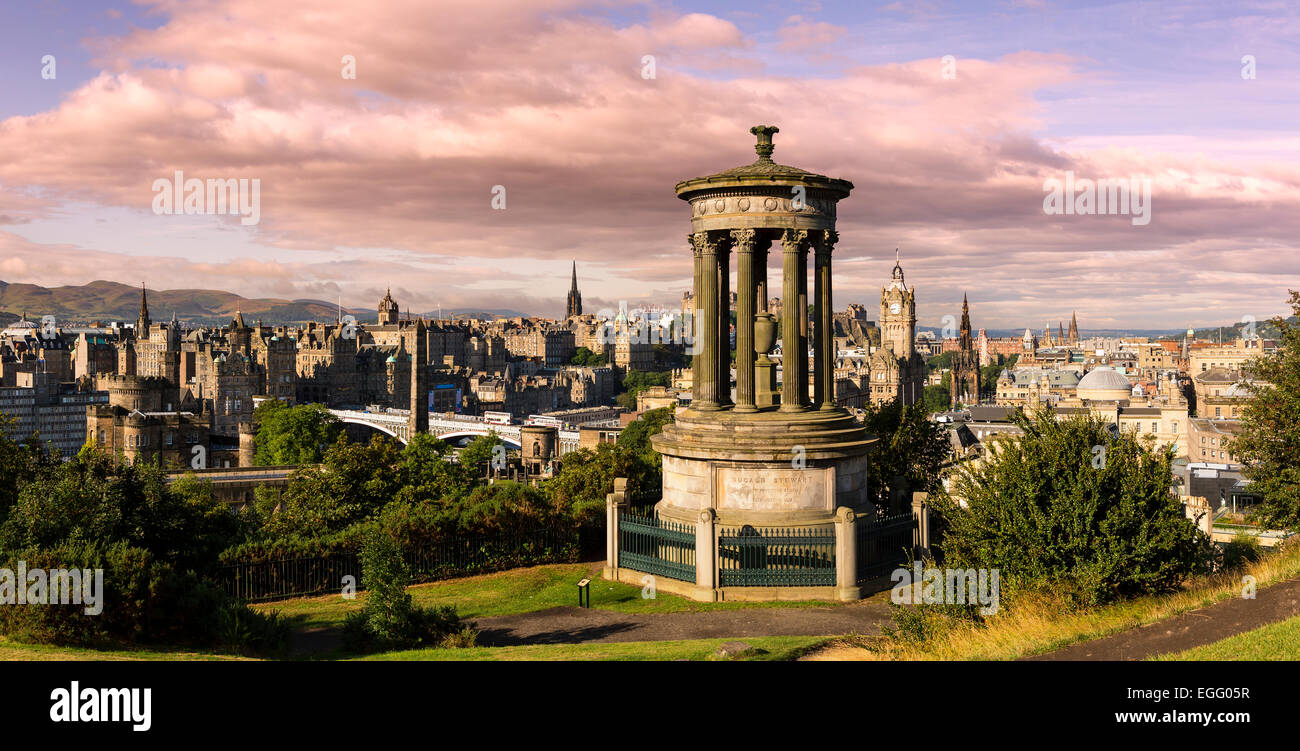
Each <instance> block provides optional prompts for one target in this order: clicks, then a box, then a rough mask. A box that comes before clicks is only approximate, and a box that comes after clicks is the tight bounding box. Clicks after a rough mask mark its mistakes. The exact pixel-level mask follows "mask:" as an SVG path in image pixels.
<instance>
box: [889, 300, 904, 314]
mask: <svg viewBox="0 0 1300 751" xmlns="http://www.w3.org/2000/svg"><path fill="white" fill-rule="evenodd" d="M902 309H903V306H901V305H899V304H898V303H891V304H890V306H889V312H890V313H893V314H894V315H898V311H900V310H902Z"/></svg>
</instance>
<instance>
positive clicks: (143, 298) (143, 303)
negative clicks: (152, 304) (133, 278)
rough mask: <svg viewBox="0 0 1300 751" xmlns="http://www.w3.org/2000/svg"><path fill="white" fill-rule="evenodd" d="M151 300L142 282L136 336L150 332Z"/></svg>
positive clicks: (136, 320)
mask: <svg viewBox="0 0 1300 751" xmlns="http://www.w3.org/2000/svg"><path fill="white" fill-rule="evenodd" d="M149 323H150V321H149V299H148V294H147V293H146V292H145V288H144V282H140V313H139V315H137V316H136V319H135V329H136V335H137V336H139V335H143V334H147V333H148V331H149Z"/></svg>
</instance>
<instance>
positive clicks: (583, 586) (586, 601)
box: [578, 579, 591, 608]
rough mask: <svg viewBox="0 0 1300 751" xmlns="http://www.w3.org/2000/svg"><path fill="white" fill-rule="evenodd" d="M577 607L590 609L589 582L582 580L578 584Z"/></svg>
mask: <svg viewBox="0 0 1300 751" xmlns="http://www.w3.org/2000/svg"><path fill="white" fill-rule="evenodd" d="M578 607H580V608H589V607H591V580H590V579H583V580H582V581H580V582H578Z"/></svg>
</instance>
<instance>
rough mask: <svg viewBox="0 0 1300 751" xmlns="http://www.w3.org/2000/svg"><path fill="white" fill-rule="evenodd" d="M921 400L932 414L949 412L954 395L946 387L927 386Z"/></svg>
mask: <svg viewBox="0 0 1300 751" xmlns="http://www.w3.org/2000/svg"><path fill="white" fill-rule="evenodd" d="M921 399H922V400H923V403H924V404H925V410H926V411H927V412H929V413H930V414H934V413H935V412H947V411H948V409H949V408H950V407H951V406H952V393H951V392H949V391H948V389H947V387H945V386H926V387H925V389H924V391H923V392H922V396H921Z"/></svg>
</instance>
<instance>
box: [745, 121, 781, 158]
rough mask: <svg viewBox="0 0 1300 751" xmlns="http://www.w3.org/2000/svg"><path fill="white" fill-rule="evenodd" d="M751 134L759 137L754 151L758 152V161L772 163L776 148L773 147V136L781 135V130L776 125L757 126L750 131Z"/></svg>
mask: <svg viewBox="0 0 1300 751" xmlns="http://www.w3.org/2000/svg"><path fill="white" fill-rule="evenodd" d="M749 132H750V133H753V134H754V135H756V136H758V143H756V144H755V145H754V151H757V152H758V161H760V162H770V161H772V150H773V149H775V148H776V147H775V146H773V145H772V135H773V134H774V133H780V132H781V129H780V128H778V127H776V126H775V125H755V126H754V127H752V128H750V129H749Z"/></svg>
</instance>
